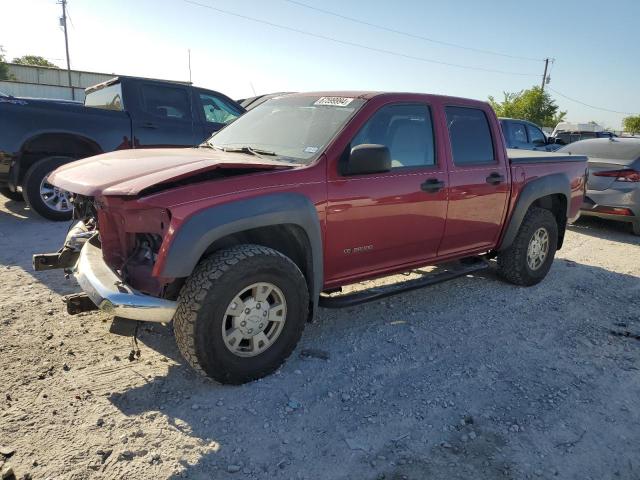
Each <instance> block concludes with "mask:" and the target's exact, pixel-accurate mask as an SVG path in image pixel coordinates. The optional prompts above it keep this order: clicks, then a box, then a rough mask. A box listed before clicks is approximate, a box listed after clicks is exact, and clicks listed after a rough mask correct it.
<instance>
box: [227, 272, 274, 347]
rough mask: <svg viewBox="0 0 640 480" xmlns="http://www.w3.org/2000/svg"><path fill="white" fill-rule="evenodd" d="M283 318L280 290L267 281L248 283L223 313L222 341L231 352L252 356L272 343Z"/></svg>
mask: <svg viewBox="0 0 640 480" xmlns="http://www.w3.org/2000/svg"><path fill="white" fill-rule="evenodd" d="M286 319H287V302H286V300H285V298H284V294H283V293H282V290H280V289H279V288H278V287H276V286H275V285H274V284H272V283H268V282H260V283H254V284H252V285H249V286H248V287H245V288H243V289H242V290H241V291H240V292H239V293H238V294H237V295H236V296H235V297H234V298H233V300H231V302H229V306H228V307H227V309H226V311H225V313H224V319H223V321H222V338H223V340H224V344H225V346H226V347H227V349H228V350H229V351H230V352H231V353H233V354H234V355H237V356H239V357H255V356H256V355H259V354H261V353H262V352H264V351H265V350H267V349H268V348H269V347H271V345H273V344H274V342H275V341H276V340H277V339H278V337H279V336H280V333H282V329H283V328H284V324H285V322H286Z"/></svg>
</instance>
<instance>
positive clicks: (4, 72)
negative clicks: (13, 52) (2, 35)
mask: <svg viewBox="0 0 640 480" xmlns="http://www.w3.org/2000/svg"><path fill="white" fill-rule="evenodd" d="M12 78H13V75H11V74H10V73H9V66H8V65H7V64H6V63H5V60H4V49H3V48H2V45H0V80H11V79H12Z"/></svg>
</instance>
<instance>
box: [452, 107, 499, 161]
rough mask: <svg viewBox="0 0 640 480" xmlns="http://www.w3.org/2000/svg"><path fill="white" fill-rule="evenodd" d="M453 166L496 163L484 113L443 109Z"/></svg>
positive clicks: (464, 108) (467, 108)
mask: <svg viewBox="0 0 640 480" xmlns="http://www.w3.org/2000/svg"><path fill="white" fill-rule="evenodd" d="M445 113H446V118H447V130H448V131H449V140H450V142H451V154H452V157H453V164H454V165H455V166H474V165H487V164H493V163H497V160H496V155H495V152H494V149H493V137H492V135H491V128H490V126H489V120H488V119H487V115H486V113H485V112H484V111H483V110H481V109H478V108H473V107H452V106H449V107H445Z"/></svg>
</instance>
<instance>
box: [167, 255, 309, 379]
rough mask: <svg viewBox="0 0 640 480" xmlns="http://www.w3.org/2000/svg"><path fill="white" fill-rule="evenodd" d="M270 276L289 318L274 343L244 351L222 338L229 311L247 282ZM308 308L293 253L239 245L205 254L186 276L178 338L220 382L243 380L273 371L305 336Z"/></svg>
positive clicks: (193, 361)
mask: <svg viewBox="0 0 640 480" xmlns="http://www.w3.org/2000/svg"><path fill="white" fill-rule="evenodd" d="M257 282H270V283H272V284H274V285H276V286H277V287H278V288H279V289H280V290H281V291H282V293H283V294H284V297H285V299H286V303H287V315H286V322H285V324H284V326H283V330H282V331H281V333H280V335H279V336H278V337H277V339H276V340H275V341H274V343H273V344H272V345H271V346H270V347H269V348H268V349H266V350H265V351H263V352H262V353H260V354H258V355H256V356H253V357H240V356H237V355H235V354H234V353H232V352H231V351H230V350H228V348H227V347H226V345H225V343H224V340H223V338H222V333H221V332H222V322H223V321H224V318H225V311H226V309H227V307H228V305H229V303H230V302H231V301H232V300H233V298H234V297H235V296H236V295H237V294H238V292H240V291H241V290H242V288H244V287H246V286H249V285H251V284H253V283H257ZM308 309H309V292H308V289H307V283H306V281H305V278H304V275H303V274H302V272H301V271H300V269H299V268H298V267H297V265H296V264H295V263H293V262H292V261H291V260H290V259H289V258H287V257H286V256H284V255H282V254H281V253H280V252H277V251H276V250H273V249H271V248H267V247H263V246H260V245H251V244H245V245H238V246H235V247H231V248H228V249H224V250H220V251H218V252H216V253H214V254H213V255H212V256H210V257H208V258H205V259H204V260H202V261H201V262H200V263H199V264H198V265H197V267H196V268H195V270H194V272H193V273H192V275H191V276H190V277H189V278H188V279H187V281H186V282H185V284H184V286H183V287H182V290H181V292H180V295H179V298H178V308H177V311H176V314H175V316H174V318H173V329H174V332H175V337H176V343H177V344H178V348H179V349H180V352H181V353H182V355H183V357H184V358H185V359H186V360H187V362H188V363H189V364H190V365H191V366H192V367H193V368H194V369H195V370H197V371H199V372H201V373H203V374H204V375H207V376H209V377H211V378H213V379H215V380H217V381H218V382H220V383H228V384H241V383H246V382H250V381H252V380H256V379H258V378H261V377H264V376H266V375H269V374H270V373H272V372H274V371H275V370H276V369H277V368H278V367H279V366H280V365H282V363H283V362H284V361H285V360H286V359H287V358H288V357H289V355H291V352H292V351H293V349H294V348H295V346H296V344H297V343H298V341H299V340H300V336H301V335H302V331H303V329H304V326H305V323H306V319H307V314H308Z"/></svg>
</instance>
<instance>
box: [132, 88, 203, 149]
mask: <svg viewBox="0 0 640 480" xmlns="http://www.w3.org/2000/svg"><path fill="white" fill-rule="evenodd" d="M138 92H139V102H138V110H137V111H135V112H132V119H131V123H132V124H133V133H134V138H135V144H134V148H162V147H191V146H194V145H195V144H196V143H199V142H198V141H197V140H196V138H199V137H200V136H201V135H197V137H196V135H195V132H194V121H193V117H192V115H193V113H192V108H191V99H190V95H191V93H190V92H189V89H188V88H187V87H186V86H181V85H175V86H174V85H158V84H154V83H146V82H143V83H141V84H140V86H139V89H138Z"/></svg>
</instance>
